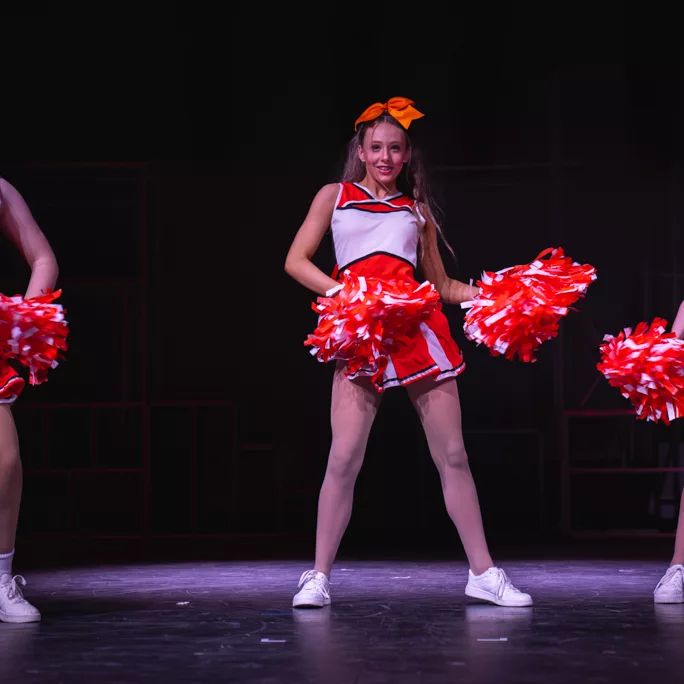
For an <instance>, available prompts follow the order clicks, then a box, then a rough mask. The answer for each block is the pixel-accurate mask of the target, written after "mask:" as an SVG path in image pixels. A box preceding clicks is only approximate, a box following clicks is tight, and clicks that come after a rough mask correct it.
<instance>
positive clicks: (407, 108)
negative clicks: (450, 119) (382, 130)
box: [354, 97, 424, 130]
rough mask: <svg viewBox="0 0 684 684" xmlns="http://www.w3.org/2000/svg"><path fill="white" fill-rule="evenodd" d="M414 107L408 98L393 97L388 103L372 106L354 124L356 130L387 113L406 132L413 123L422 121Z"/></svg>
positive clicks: (377, 103) (378, 103)
mask: <svg viewBox="0 0 684 684" xmlns="http://www.w3.org/2000/svg"><path fill="white" fill-rule="evenodd" d="M412 105H413V100H409V99H408V98H407V97H392V98H390V99H389V100H387V102H384V103H383V102H376V103H375V104H372V105H371V106H370V107H368V109H366V111H365V112H364V113H363V114H361V116H360V117H359V118H358V119H357V120H356V121H355V122H354V130H356V129H357V128H358V127H359V124H360V123H364V122H365V121H373V119H377V118H378V117H379V116H381V115H382V114H384V113H385V112H387V113H388V114H389V115H390V116H391V117H392V118H393V119H396V120H397V121H398V122H399V123H400V124H401V125H402V126H403V127H404V128H405V129H406V130H408V127H409V126H410V125H411V121H414V120H415V119H420V117H421V116H424V114H421V113H420V112H419V111H418V110H417V109H416V108H415V107H413V106H412Z"/></svg>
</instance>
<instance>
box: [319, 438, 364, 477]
mask: <svg viewBox="0 0 684 684" xmlns="http://www.w3.org/2000/svg"><path fill="white" fill-rule="evenodd" d="M362 463H363V449H362V448H360V447H359V446H358V445H357V444H354V443H351V442H350V441H349V440H345V439H344V438H342V439H334V440H333V444H332V448H331V449H330V456H329V457H328V467H327V470H326V476H330V477H333V478H334V479H336V480H339V481H341V482H344V483H352V484H353V483H354V482H355V480H356V477H357V475H358V474H359V471H360V470H361V464H362Z"/></svg>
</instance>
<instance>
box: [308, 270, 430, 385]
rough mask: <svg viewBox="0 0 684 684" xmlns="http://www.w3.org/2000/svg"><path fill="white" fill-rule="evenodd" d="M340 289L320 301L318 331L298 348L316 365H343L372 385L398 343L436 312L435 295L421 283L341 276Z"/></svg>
mask: <svg viewBox="0 0 684 684" xmlns="http://www.w3.org/2000/svg"><path fill="white" fill-rule="evenodd" d="M341 283H342V288H341V289H340V290H339V291H338V293H337V294H336V295H334V296H332V297H320V298H319V299H318V304H314V305H313V309H314V311H317V312H318V313H319V314H320V317H319V320H318V327H317V328H316V330H315V331H314V332H313V334H311V335H309V336H308V338H307V339H306V341H305V342H304V344H305V345H306V346H310V347H312V349H311V353H312V354H313V355H314V356H316V357H317V358H318V360H319V361H321V362H327V361H331V360H332V359H341V360H344V361H346V362H347V368H346V373H347V375H350V374H353V373H355V372H357V371H359V370H363V371H365V372H366V373H368V374H370V375H371V377H372V378H373V379H377V378H378V377H380V376H381V375H382V373H383V372H384V370H385V368H386V367H387V355H388V354H390V353H391V352H392V351H394V350H395V349H396V348H397V347H399V346H400V345H401V344H402V343H404V342H405V341H406V340H407V339H408V338H409V337H410V336H411V335H412V334H413V333H414V332H415V328H416V327H417V325H418V324H419V323H420V322H421V321H423V320H425V319H426V318H428V317H429V315H430V313H431V312H432V311H433V310H434V309H435V308H436V307H438V306H439V303H440V297H439V293H438V292H437V291H436V290H435V288H434V286H433V285H432V284H431V283H429V282H425V283H423V284H422V285H416V283H412V282H405V281H398V280H382V279H378V278H367V277H363V276H357V275H355V274H354V273H351V272H350V271H345V272H344V273H343V274H342V278H341Z"/></svg>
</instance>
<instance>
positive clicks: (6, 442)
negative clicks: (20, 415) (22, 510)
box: [0, 404, 22, 554]
mask: <svg viewBox="0 0 684 684" xmlns="http://www.w3.org/2000/svg"><path fill="white" fill-rule="evenodd" d="M21 487H22V467H21V459H20V458H19V440H18V438H17V429H16V426H15V425H14V417H13V416H12V409H11V408H10V406H9V405H8V404H0V554H3V553H10V552H11V551H12V550H13V549H14V541H15V537H16V533H17V521H18V519H19V506H20V503H21Z"/></svg>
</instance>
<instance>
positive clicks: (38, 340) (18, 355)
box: [0, 290, 69, 385]
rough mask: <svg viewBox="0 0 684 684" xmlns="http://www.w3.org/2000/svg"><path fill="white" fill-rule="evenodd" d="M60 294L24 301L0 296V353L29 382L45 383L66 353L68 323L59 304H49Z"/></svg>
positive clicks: (33, 383)
mask: <svg viewBox="0 0 684 684" xmlns="http://www.w3.org/2000/svg"><path fill="white" fill-rule="evenodd" d="M61 294H62V291H61V290H58V291H56V292H48V293H47V294H45V295H41V296H39V297H31V298H30V299H24V298H23V297H21V296H15V297H7V296H5V295H3V294H0V350H1V351H2V354H3V355H4V356H5V357H7V358H10V359H16V360H17V361H19V362H20V363H22V364H23V365H24V366H27V367H28V369H29V371H30V377H29V382H30V383H31V384H32V385H39V384H40V383H42V382H45V381H47V372H48V370H50V369H51V368H55V367H56V366H57V365H58V361H57V359H59V358H62V355H63V352H65V351H66V349H67V341H66V339H67V336H68V334H69V328H68V323H67V321H66V320H65V318H64V314H65V311H64V308H63V307H62V305H61V304H53V302H54V301H55V300H56V299H58V298H59V296H60V295H61Z"/></svg>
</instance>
